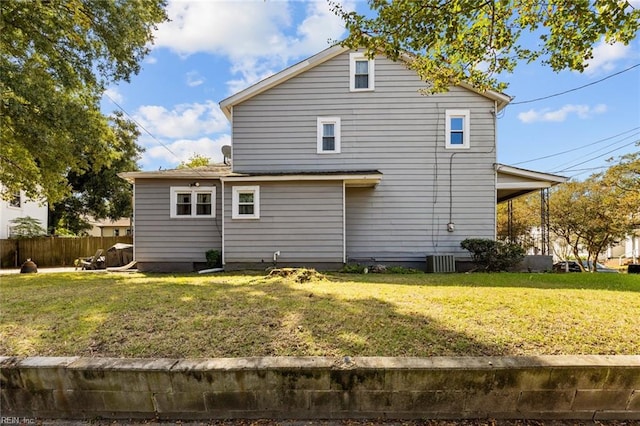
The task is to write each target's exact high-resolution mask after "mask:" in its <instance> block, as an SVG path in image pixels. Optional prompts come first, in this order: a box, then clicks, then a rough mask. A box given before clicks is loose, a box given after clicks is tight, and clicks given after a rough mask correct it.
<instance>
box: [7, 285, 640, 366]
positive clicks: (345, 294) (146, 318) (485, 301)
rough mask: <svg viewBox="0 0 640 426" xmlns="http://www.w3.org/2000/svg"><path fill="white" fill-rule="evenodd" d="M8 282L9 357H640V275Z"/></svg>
mask: <svg viewBox="0 0 640 426" xmlns="http://www.w3.org/2000/svg"><path fill="white" fill-rule="evenodd" d="M294 278H295V277H292V278H286V279H285V278H270V277H265V276H264V274H253V275H251V274H221V275H196V274H191V275H177V276H176V275H151V274H113V273H105V274H100V273H97V274H96V273H69V274H34V275H4V276H1V277H0V355H19V356H27V355H29V356H33V355H44V356H64V355H67V356H68V355H83V356H118V357H240V356H267V355H268V356H281V355H298V356H309V355H326V356H340V355H352V356H435V355H470V356H475V355H538V354H638V353H640V333H639V331H638V330H640V276H638V275H624V274H620V275H614V274H586V273H585V274H506V273H505V274H450V275H432V274H420V275H379V274H369V275H346V274H331V275H327V277H326V279H314V280H312V281H310V282H306V283H298V282H297V281H296V280H295V279H294Z"/></svg>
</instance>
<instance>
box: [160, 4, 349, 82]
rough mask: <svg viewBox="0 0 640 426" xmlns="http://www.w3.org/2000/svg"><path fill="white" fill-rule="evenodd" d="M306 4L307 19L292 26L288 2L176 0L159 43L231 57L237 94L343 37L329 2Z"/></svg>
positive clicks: (185, 53)
mask: <svg viewBox="0 0 640 426" xmlns="http://www.w3.org/2000/svg"><path fill="white" fill-rule="evenodd" d="M303 4H305V3H303ZM297 5H299V4H297ZM305 5H306V6H305V7H306V10H305V12H304V13H305V18H304V19H303V20H302V22H301V23H300V24H299V25H298V26H297V27H293V18H292V14H293V10H292V9H293V6H292V4H291V2H289V1H244V2H231V1H211V2H204V1H203V2H190V1H184V2H183V1H177V0H172V1H170V2H169V4H168V6H167V13H168V15H169V18H170V19H171V22H167V23H164V24H162V25H160V26H159V29H158V31H157V33H156V40H155V45H156V46H157V47H165V48H168V49H171V50H172V51H174V52H176V53H177V54H178V55H181V56H189V55H192V54H194V53H200V52H205V53H212V54H219V55H223V56H226V57H227V58H228V59H229V60H230V61H231V63H232V70H233V72H234V73H236V74H238V78H237V79H234V80H232V81H230V82H229V87H230V89H231V90H232V91H233V92H235V91H237V90H241V89H244V88H245V87H247V86H249V85H251V84H253V83H255V82H257V81H258V80H259V79H261V78H264V77H265V76H268V75H270V74H273V73H274V72H275V71H279V70H281V69H282V68H283V67H284V66H286V65H288V64H289V63H290V62H291V61H292V60H293V59H297V58H301V57H305V56H309V55H312V54H315V53H317V52H319V51H320V50H322V49H324V48H326V47H328V46H329V43H328V41H329V40H338V39H340V38H342V37H343V35H344V33H345V29H344V24H343V23H342V20H341V19H340V18H339V17H337V16H336V15H334V14H333V12H331V11H330V9H329V5H328V3H327V2H326V1H323V0H315V1H312V2H309V3H306V4H305ZM343 6H344V7H345V9H347V10H353V9H354V8H355V3H354V1H353V0H348V1H345V2H343ZM296 7H299V6H296Z"/></svg>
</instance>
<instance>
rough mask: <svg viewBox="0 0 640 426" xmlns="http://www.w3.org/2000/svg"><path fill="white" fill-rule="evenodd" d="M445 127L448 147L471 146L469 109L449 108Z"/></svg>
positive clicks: (465, 147) (446, 145)
mask: <svg viewBox="0 0 640 426" xmlns="http://www.w3.org/2000/svg"><path fill="white" fill-rule="evenodd" d="M445 127H446V128H445V138H446V143H445V147H446V148H447V149H468V148H470V146H471V145H470V142H469V138H470V135H469V127H470V126H469V110H468V109H448V110H447V111H446V125H445Z"/></svg>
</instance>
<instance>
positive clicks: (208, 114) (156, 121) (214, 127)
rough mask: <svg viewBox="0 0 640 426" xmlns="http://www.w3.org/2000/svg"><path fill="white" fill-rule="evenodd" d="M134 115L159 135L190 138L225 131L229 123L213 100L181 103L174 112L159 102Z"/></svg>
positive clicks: (161, 136) (142, 108) (160, 136)
mask: <svg viewBox="0 0 640 426" xmlns="http://www.w3.org/2000/svg"><path fill="white" fill-rule="evenodd" d="M135 118H136V120H137V121H138V122H140V123H141V124H142V125H143V126H144V127H145V128H146V129H147V130H149V132H151V133H152V134H153V135H154V136H156V137H158V138H171V139H175V138H189V137H197V136H202V135H207V134H213V133H219V132H223V131H226V130H227V129H228V127H229V122H228V121H227V118H226V117H225V116H224V114H223V113H222V111H220V107H219V106H218V104H216V103H215V102H213V101H207V102H205V103H193V104H180V105H176V106H175V107H174V108H173V109H172V110H171V111H169V110H167V109H166V108H165V107H162V106H157V105H144V106H141V107H140V108H138V111H137V112H136V114H135Z"/></svg>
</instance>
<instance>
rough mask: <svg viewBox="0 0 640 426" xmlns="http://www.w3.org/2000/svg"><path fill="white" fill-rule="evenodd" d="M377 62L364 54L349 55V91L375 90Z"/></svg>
mask: <svg viewBox="0 0 640 426" xmlns="http://www.w3.org/2000/svg"><path fill="white" fill-rule="evenodd" d="M374 65H375V62H374V60H373V59H369V58H368V57H367V56H366V55H365V54H364V53H351V54H350V55H349V90H351V91H352V92H361V91H367V90H374V88H375V66H374Z"/></svg>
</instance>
